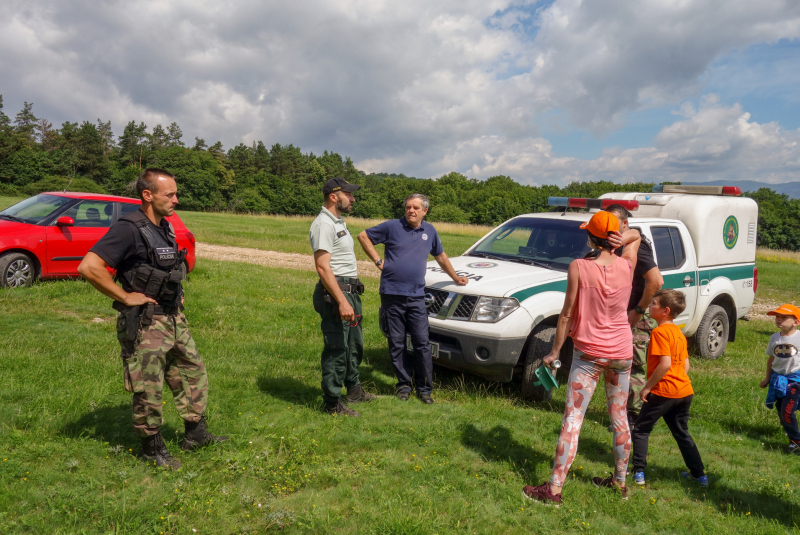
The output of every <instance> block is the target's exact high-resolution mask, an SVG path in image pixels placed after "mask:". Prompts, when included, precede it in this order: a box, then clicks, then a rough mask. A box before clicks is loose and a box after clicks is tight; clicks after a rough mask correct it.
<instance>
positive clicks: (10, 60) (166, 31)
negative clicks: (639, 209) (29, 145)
mask: <svg viewBox="0 0 800 535" xmlns="http://www.w3.org/2000/svg"><path fill="white" fill-rule="evenodd" d="M798 36H800V4H799V3H797V2H794V1H789V0H787V1H779V0H762V1H761V2H758V3H756V2H752V1H751V0H737V1H734V0H730V1H728V2H725V3H724V5H723V6H721V5H720V4H719V3H718V2H712V1H705V0H695V1H689V0H685V1H681V2H664V1H656V0H651V1H642V2H637V3H634V4H631V3H630V2H627V1H622V0H604V1H603V2H583V1H580V0H556V1H555V2H552V3H551V4H541V3H537V2H535V1H527V0H523V1H512V0H492V1H485V0H442V1H440V2H429V1H422V0H410V1H407V2H389V1H386V0H335V1H330V0H324V1H323V0H317V1H304V2H279V1H277V0H272V1H267V2H264V1H263V0H250V1H245V2H237V3H235V4H220V3H218V2H217V3H213V2H210V1H208V0H204V1H189V0H182V1H179V2H157V1H146V0H133V1H132V2H126V3H123V2H105V3H88V2H85V1H79V0H62V1H59V2H48V1H45V0H26V1H24V2H23V1H22V0H6V1H5V2H3V3H2V6H0V80H2V82H3V83H2V86H0V92H2V94H3V96H4V101H5V104H6V109H5V111H6V113H7V114H8V115H10V116H12V117H13V115H14V113H15V112H16V110H17V109H19V108H20V107H21V104H22V101H23V100H27V101H29V102H34V103H35V107H34V112H35V113H37V114H38V115H40V116H42V117H46V118H48V119H49V120H51V121H53V122H54V123H56V124H57V125H58V124H60V123H61V122H63V121H66V120H69V121H82V120H90V121H93V120H94V119H96V118H100V119H103V120H108V119H110V120H112V124H113V127H114V129H115V131H116V132H117V134H120V133H121V131H122V128H123V126H124V124H125V123H127V122H128V121H130V120H136V121H144V122H146V123H147V124H148V125H149V126H151V127H152V126H154V125H155V124H156V123H162V124H165V125H166V124H169V123H171V122H172V121H175V122H177V123H178V124H179V125H180V126H181V127H182V129H183V131H184V133H185V136H186V138H187V139H186V141H187V142H189V143H190V141H189V140H191V138H192V137H194V136H199V137H203V138H205V139H206V141H207V142H209V143H212V142H214V141H216V140H217V139H221V140H222V141H223V143H224V145H225V146H226V147H231V146H232V145H235V144H237V143H239V142H244V143H246V144H250V143H251V142H252V141H253V140H256V139H260V140H262V141H264V142H265V144H267V145H268V146H269V145H270V144H272V143H276V142H277V143H285V144H288V143H293V144H295V145H296V146H299V147H301V148H302V149H303V150H306V151H314V152H315V153H319V152H321V151H322V150H324V149H327V150H332V151H336V152H339V153H340V154H342V155H347V156H351V157H352V158H353V159H354V160H355V161H356V163H357V165H361V166H362V167H363V168H364V169H365V170H375V171H379V170H381V171H387V172H397V173H401V172H402V173H405V174H408V175H415V176H436V175H438V174H441V173H444V172H449V171H453V170H455V171H462V172H468V173H469V174H471V175H473V176H477V177H480V178H485V177H487V176H490V175H493V174H500V173H503V174H509V175H510V176H512V178H514V179H516V180H519V181H525V182H532V181H536V182H550V181H557V180H564V179H571V178H574V177H610V178H616V177H615V173H616V174H619V175H620V176H623V177H625V178H624V179H636V178H638V177H639V176H640V174H642V173H644V174H646V175H647V176H655V174H657V173H662V172H663V173H665V176H667V177H668V178H669V177H672V179H675V178H674V176H685V175H686V176H688V175H692V176H701V175H702V176H707V174H708V173H711V172H713V173H719V172H723V171H728V170H729V171H731V172H735V173H743V172H744V170H745V169H749V170H751V171H752V172H754V173H755V172H758V170H763V172H767V173H768V176H770V177H773V178H774V177H778V176H787V173H788V172H789V169H790V168H791V165H792V164H791V162H794V161H796V160H797V156H796V154H795V153H794V151H793V149H791V147H788V146H787V143H790V142H791V140H792V139H794V137H796V134H795V133H793V132H786V131H784V130H782V129H781V128H780V126H779V125H768V124H765V125H759V124H756V123H754V122H752V121H750V119H749V118H744V119H743V116H744V112H743V111H742V110H741V109H739V110H738V111H736V110H737V109H736V107H735V106H733V107H732V106H727V107H726V106H724V105H721V104H714V103H710V102H706V103H703V104H702V105H701V107H700V111H693V112H691V113H693V114H691V115H689V116H687V117H686V118H685V120H683V121H679V122H677V123H675V124H673V125H671V126H668V127H666V128H665V129H664V130H663V131H662V133H661V134H660V135H659V137H658V138H657V139H656V140H654V141H653V145H654V146H653V147H652V148H646V149H635V150H634V149H627V150H626V149H625V148H624V147H623V148H621V149H614V150H608V151H606V153H604V154H603V155H602V156H601V157H600V158H598V159H596V160H592V161H583V160H578V159H575V158H568V157H563V156H559V155H557V154H554V153H553V148H552V145H551V143H550V142H549V141H548V140H547V139H544V138H542V137H541V129H540V127H539V125H540V123H543V122H544V121H547V120H548V117H551V116H552V114H553V113H559V114H561V115H562V116H564V117H566V118H568V119H569V121H567V123H565V124H564V126H565V128H568V129H569V128H580V129H584V130H586V131H589V132H592V133H595V134H598V135H601V134H603V133H607V132H610V131H613V130H614V129H617V128H622V127H624V125H625V120H626V115H627V114H628V113H629V112H631V111H635V110H639V109H642V108H646V107H648V106H662V105H665V104H670V105H675V104H678V103H680V102H682V101H683V100H685V99H687V98H696V97H697V96H699V95H701V94H702V92H703V90H702V84H703V76H704V74H705V73H706V72H707V70H708V69H709V66H710V65H712V64H713V63H714V62H715V61H716V60H718V59H719V58H720V57H723V56H724V55H726V54H729V53H731V51H734V50H737V49H743V48H746V47H748V46H751V45H753V44H756V43H774V42H776V41H777V40H779V39H782V38H785V39H795V38H797V37H798ZM687 113H688V112H687ZM737 114H738V115H737ZM734 116H735V117H736V118H737V120H736V121H732V117H734ZM723 124H724V125H728V126H726V127H725V128H721V127H720V126H719V125H723ZM727 128H730V129H732V130H728V129H727ZM694 129H696V130H694ZM693 132H694V133H693ZM753 147H760V149H758V150H756V149H755V148H753ZM748 151H749V152H748ZM743 153H747V154H748V155H749V157H750V158H752V161H747V162H744V161H743V159H742V158H741V157H740V154H743ZM748 166H749V167H748ZM781 166H783V167H781ZM670 173H672V175H670ZM748 178H759V177H753V176H748ZM620 179H623V178H620Z"/></svg>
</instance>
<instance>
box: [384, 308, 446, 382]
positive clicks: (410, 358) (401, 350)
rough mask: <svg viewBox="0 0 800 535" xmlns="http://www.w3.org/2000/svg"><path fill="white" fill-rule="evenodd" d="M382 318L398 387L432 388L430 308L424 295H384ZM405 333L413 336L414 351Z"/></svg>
mask: <svg viewBox="0 0 800 535" xmlns="http://www.w3.org/2000/svg"><path fill="white" fill-rule="evenodd" d="M381 308H382V309H383V319H384V321H385V325H386V330H387V333H388V339H389V355H390V356H391V357H392V366H394V373H395V375H397V391H398V392H401V391H406V392H410V391H411V389H412V385H413V387H414V388H416V390H417V393H418V394H430V393H431V391H432V390H433V362H432V361H431V344H430V341H429V339H428V311H427V309H426V308H425V299H424V298H423V297H406V296H404V295H387V294H382V295H381ZM406 334H408V335H409V336H410V337H411V347H412V348H413V352H412V353H411V354H409V353H408V352H407V351H406Z"/></svg>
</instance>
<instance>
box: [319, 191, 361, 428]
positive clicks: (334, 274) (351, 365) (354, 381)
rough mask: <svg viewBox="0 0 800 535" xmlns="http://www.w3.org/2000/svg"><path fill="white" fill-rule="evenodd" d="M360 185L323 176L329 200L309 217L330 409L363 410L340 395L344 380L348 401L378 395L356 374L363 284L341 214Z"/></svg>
mask: <svg viewBox="0 0 800 535" xmlns="http://www.w3.org/2000/svg"><path fill="white" fill-rule="evenodd" d="M360 187H361V186H358V185H356V184H348V183H347V181H346V180H345V179H344V178H340V177H337V178H332V179H330V180H328V181H327V182H325V185H324V186H323V187H322V194H323V195H324V196H325V205H324V206H323V207H322V210H321V211H320V213H319V215H318V216H317V218H316V219H315V220H314V222H313V223H311V230H310V231H309V239H310V240H311V248H312V249H313V251H314V263H315V265H316V268H317V273H319V279H320V280H319V282H318V283H317V286H316V288H314V297H313V300H314V310H316V311H317V313H318V314H319V315H320V317H321V318H322V325H321V329H322V338H323V341H324V347H323V349H322V355H321V361H322V399H323V400H324V401H325V408H324V409H323V410H324V411H325V412H326V413H328V414H341V415H344V416H354V417H357V416H361V414H359V413H358V412H356V411H354V410H353V409H351V408H350V407H348V406H347V404H345V403H343V402H342V400H341V399H340V396H341V393H342V386H344V387H345V388H347V403H350V404H352V403H361V402H363V401H372V400H373V399H375V398H376V397H377V396H375V395H374V394H370V393H369V392H366V391H365V390H364V389H363V388H362V387H361V382H360V381H359V378H358V367H359V366H360V365H361V360H362V359H363V358H364V338H363V336H362V334H361V319H362V314H361V297H360V295H361V294H362V293H363V292H364V285H363V284H362V283H361V282H360V281H359V280H358V268H357V266H356V255H355V252H354V251H353V236H352V235H351V234H350V231H348V230H347V224H346V223H345V222H344V219H343V218H342V214H346V213H349V212H350V210H352V208H353V203H354V202H355V199H354V198H353V192H354V191H356V190H358V188H360Z"/></svg>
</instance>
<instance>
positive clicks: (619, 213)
mask: <svg viewBox="0 0 800 535" xmlns="http://www.w3.org/2000/svg"><path fill="white" fill-rule="evenodd" d="M606 211H607V212H611V213H612V214H614V215H615V216H616V217H617V219H619V230H620V232H621V233H622V240H621V242H620V243H619V244H620V245H623V246H624V245H626V244H628V243H630V242H632V241H634V240H635V239H636V238H638V237H639V231H637V230H631V228H630V227H629V226H628V218H629V217H630V215H631V214H630V212H628V210H626V209H625V208H623V207H622V206H620V205H618V204H614V205H611V206H609V207H608V208H606ZM612 245H617V244H612ZM622 249H623V247H618V248H617V251H616V252H617V254H618V255H621V254H622ZM663 284H664V279H663V277H662V276H661V271H659V269H658V265H656V262H655V259H654V258H653V248H652V246H651V245H650V240H648V239H647V238H646V237H645V236H642V241H641V244H640V245H639V254H638V257H637V261H636V268H635V269H634V271H633V282H632V288H631V298H630V301H628V321H629V322H630V324H631V330H632V331H633V365H632V366H631V380H630V385H631V386H630V392H629V394H628V423H629V425H630V428H631V429H633V427H634V424H635V423H636V418H638V417H639V411H641V409H642V400H641V399H639V392H641V391H642V388H643V387H644V385H645V383H647V346H648V345H649V344H650V333H651V332H652V331H653V329H655V328H656V326H657V324H656V322H655V320H653V319H651V318H650V312H649V309H648V307H649V306H650V301H652V300H653V295H655V293H656V292H657V291H658V290H660V289H661V286H662V285H663Z"/></svg>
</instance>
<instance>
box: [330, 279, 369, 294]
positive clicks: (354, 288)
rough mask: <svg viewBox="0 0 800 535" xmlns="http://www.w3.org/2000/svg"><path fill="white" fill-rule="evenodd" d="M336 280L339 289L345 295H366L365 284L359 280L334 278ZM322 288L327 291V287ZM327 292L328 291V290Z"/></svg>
mask: <svg viewBox="0 0 800 535" xmlns="http://www.w3.org/2000/svg"><path fill="white" fill-rule="evenodd" d="M333 278H334V279H336V282H337V284H338V285H339V289H340V290H341V291H343V292H344V293H348V294H358V295H361V294H363V293H364V283H362V282H361V281H360V280H358V278H357V277H337V276H334V277H333ZM322 288H323V289H325V285H324V284H323V285H322ZM326 291H327V290H326Z"/></svg>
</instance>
